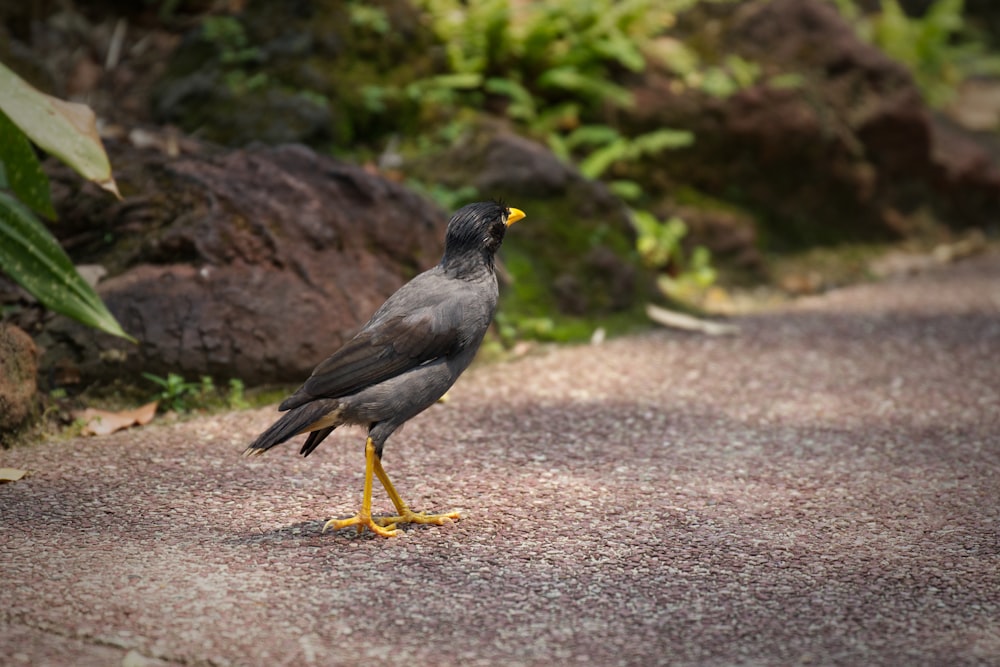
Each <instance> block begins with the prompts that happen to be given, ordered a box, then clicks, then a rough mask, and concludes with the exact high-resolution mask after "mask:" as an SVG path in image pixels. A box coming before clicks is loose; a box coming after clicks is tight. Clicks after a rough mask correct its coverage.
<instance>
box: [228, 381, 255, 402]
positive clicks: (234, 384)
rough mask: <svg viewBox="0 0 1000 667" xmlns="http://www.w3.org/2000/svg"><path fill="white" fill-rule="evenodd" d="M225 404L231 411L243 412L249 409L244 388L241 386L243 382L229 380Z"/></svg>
mask: <svg viewBox="0 0 1000 667" xmlns="http://www.w3.org/2000/svg"><path fill="white" fill-rule="evenodd" d="M226 404H227V405H228V406H229V407H230V408H232V409H233V410H245V409H246V408H249V407H250V402H249V401H248V400H247V399H246V386H245V385H244V384H243V380H240V379H237V378H232V379H230V380H229V393H228V394H227V395H226Z"/></svg>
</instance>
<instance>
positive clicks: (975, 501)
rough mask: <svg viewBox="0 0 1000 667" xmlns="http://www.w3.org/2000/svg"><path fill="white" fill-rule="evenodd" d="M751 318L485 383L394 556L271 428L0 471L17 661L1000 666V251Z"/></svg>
mask: <svg viewBox="0 0 1000 667" xmlns="http://www.w3.org/2000/svg"><path fill="white" fill-rule="evenodd" d="M737 322H738V324H739V325H740V327H741V333H740V334H739V335H737V336H730V337H705V336H699V335H695V334H687V333H681V332H676V331H668V330H658V331H651V332H649V333H646V334H642V335H638V336H631V337H626V338H621V339H615V340H612V341H609V342H606V343H604V344H602V345H599V346H590V345H583V346H575V347H573V346H571V347H558V348H545V349H540V350H538V351H536V352H534V353H531V354H528V355H527V356H525V357H523V358H520V359H518V360H516V361H512V362H505V363H497V364H489V365H479V366H476V367H474V368H473V369H472V370H470V371H469V372H468V373H467V374H466V375H465V376H464V377H463V378H462V379H461V380H459V383H458V384H457V385H456V387H455V388H454V389H453V391H452V393H451V400H450V401H449V402H448V403H446V404H443V405H437V406H434V407H433V408H431V409H430V410H428V411H427V412H426V413H424V414H423V415H421V416H420V417H418V418H417V419H415V420H413V421H412V422H411V423H410V424H408V425H407V426H406V428H404V429H403V430H402V431H401V432H399V433H397V434H396V435H395V436H394V437H393V438H392V439H391V440H390V441H389V444H388V445H387V448H386V455H385V459H384V461H385V465H386V469H387V471H388V472H389V474H390V475H391V476H392V477H393V480H394V481H395V482H396V485H397V487H398V488H399V489H400V491H401V493H402V494H403V496H404V498H406V499H407V500H408V501H410V503H411V504H412V505H413V506H415V507H416V508H419V509H430V510H450V509H460V510H461V511H462V513H463V515H464V518H463V519H462V520H461V521H458V522H456V523H453V524H449V525H446V526H442V527H425V526H419V527H412V528H409V529H407V530H406V532H405V534H404V535H403V536H402V537H399V538H395V539H390V540H386V539H381V538H374V537H373V536H371V535H369V534H363V535H357V534H355V533H353V532H347V531H342V532H339V533H331V532H328V533H325V534H323V533H321V527H322V525H323V523H324V522H325V521H326V520H327V519H328V518H330V517H332V516H336V517H344V516H348V515H350V514H353V513H354V511H355V510H356V509H357V506H358V503H359V501H360V493H361V473H362V470H363V460H362V450H363V444H364V437H363V433H362V432H360V431H358V430H347V431H344V432H337V433H335V434H334V435H333V436H332V437H331V438H330V439H329V440H328V441H327V442H325V443H324V444H323V445H322V446H321V447H320V448H319V450H317V452H316V453H314V454H313V455H312V456H310V457H309V458H308V459H302V458H300V457H298V456H297V455H296V451H295V449H294V448H293V447H291V446H284V447H281V448H278V449H276V450H272V451H271V452H269V453H268V455H267V456H265V457H263V458H261V459H256V460H247V459H243V458H241V457H240V456H239V453H240V451H241V450H242V448H243V447H244V446H245V445H246V443H247V442H248V441H249V440H251V439H252V437H253V436H254V435H256V433H257V432H258V431H259V430H260V429H262V428H263V427H265V426H266V425H267V424H268V423H270V420H271V419H272V417H273V416H274V410H273V408H267V409H260V410H253V411H247V412H238V413H231V414H225V415H220V416H212V417H204V418H198V419H193V420H189V421H185V422H180V423H173V424H166V425H159V426H158V425H156V424H153V425H151V426H149V427H146V428H143V429H141V430H131V431H125V432H120V433H117V434H114V435H111V436H106V437H99V438H87V439H74V440H70V441H53V442H49V443H43V444H40V445H38V446H35V447H32V448H19V449H14V450H9V451H4V452H0V465H2V466H7V467H22V468H28V469H30V470H31V471H32V472H33V475H32V476H31V477H30V478H27V479H25V480H22V481H20V482H16V483H11V484H5V485H2V486H0V568H2V579H0V581H2V585H3V586H4V591H3V604H2V605H0V647H2V648H0V651H2V657H0V662H3V663H4V664H10V665H20V664H31V665H71V664H72V665H118V664H123V665H128V666H130V667H136V666H140V665H172V664H183V665H314V664H315V665H360V664H366V665H368V664H382V665H417V666H421V665H427V666H431V665H463V666H465V665H526V666H533V665H546V666H549V665H563V664H566V665H570V664H572V665H577V664H583V665H586V664H591V665H713V666H714V665H719V666H722V665H744V664H749V665H790V664H800V663H801V664H810V665H862V664H864V665H944V664H948V665H988V664H993V665H1000V257H998V256H997V255H996V254H995V253H993V254H988V255H985V256H980V257H977V258H973V259H970V260H966V261H962V262H958V263H956V264H953V265H950V266H946V267H941V268H939V269H935V270H931V271H927V272H924V273H922V274H919V275H917V276H913V277H907V278H897V279H890V280H886V281H883V282H880V283H877V284H868V285H860V286H855V287H851V288H846V289H842V290H838V291H834V292H830V293H828V294H826V295H823V296H820V297H813V298H809V299H805V300H801V301H798V302H796V303H795V304H793V305H789V306H787V307H783V308H781V309H777V310H774V311H770V312H767V313H765V314H758V315H753V316H745V317H741V318H739V319H738V320H737ZM376 490H377V491H378V489H376ZM376 498H377V502H376V511H377V512H388V511H389V510H390V508H391V506H390V505H389V503H388V501H387V499H386V498H385V496H384V495H382V494H380V493H376Z"/></svg>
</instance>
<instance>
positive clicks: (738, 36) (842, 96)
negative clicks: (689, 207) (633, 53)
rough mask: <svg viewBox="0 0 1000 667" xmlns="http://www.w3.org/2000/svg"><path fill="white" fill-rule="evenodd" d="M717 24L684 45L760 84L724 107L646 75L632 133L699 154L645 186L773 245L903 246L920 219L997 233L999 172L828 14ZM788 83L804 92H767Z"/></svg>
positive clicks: (661, 166)
mask: <svg viewBox="0 0 1000 667" xmlns="http://www.w3.org/2000/svg"><path fill="white" fill-rule="evenodd" d="M704 11H708V10H704ZM711 11H713V12H717V13H718V14H720V15H717V16H710V17H701V18H700V20H696V18H697V17H695V18H691V17H689V18H688V22H689V27H688V29H689V30H690V31H691V32H692V33H694V32H697V31H699V30H700V31H702V32H703V33H704V34H701V35H700V36H699V37H697V38H696V37H695V36H694V35H689V37H690V38H691V39H692V40H694V41H695V42H697V43H701V44H705V43H708V44H712V43H714V44H715V45H716V46H717V47H718V48H719V49H722V45H725V52H733V53H737V54H739V55H740V56H742V57H743V58H745V59H747V60H749V61H752V62H755V63H757V64H759V65H760V67H761V76H760V77H759V79H758V81H757V82H756V83H755V84H753V85H751V86H748V87H746V88H744V89H742V90H740V91H738V92H736V93H735V94H733V95H731V96H729V97H726V98H717V97H711V96H709V95H707V94H706V93H703V92H700V91H699V90H697V89H691V88H688V87H680V86H677V85H676V82H675V81H674V77H673V76H672V75H670V74H669V73H667V72H664V71H662V70H656V69H655V68H654V69H651V70H650V71H649V72H648V73H647V74H645V75H643V77H642V78H641V79H640V81H639V82H638V83H637V85H636V87H635V91H634V92H635V95H636V104H635V107H634V109H633V110H632V111H630V112H628V114H627V115H626V117H625V118H624V121H623V122H624V123H626V124H627V125H629V126H630V127H631V130H632V132H634V133H640V132H647V131H650V130H653V129H657V128H660V127H675V128H683V129H688V130H691V131H693V132H694V134H695V136H696V141H695V144H694V145H693V146H692V147H690V148H687V149H683V150H680V151H671V152H669V153H664V154H663V155H661V156H659V157H658V158H656V159H655V160H649V161H648V162H647V164H645V165H643V167H642V170H641V171H640V172H639V173H638V174H636V175H635V177H636V178H637V179H639V180H643V182H646V183H653V184H656V185H657V186H659V187H667V188H668V189H669V187H670V184H671V183H674V184H677V183H683V184H689V185H692V186H694V187H695V188H697V189H698V190H700V191H702V192H704V193H707V194H709V195H711V196H713V197H718V198H721V199H725V200H727V201H730V202H734V203H736V204H739V205H741V206H744V207H746V208H747V209H749V210H751V211H753V212H754V213H755V214H756V215H757V217H758V219H759V220H761V221H762V222H763V223H764V224H765V225H767V226H769V227H771V228H772V229H773V230H775V231H776V232H777V234H774V235H770V236H771V238H790V239H792V240H793V242H798V243H806V244H809V243H815V242H826V241H838V240H845V239H876V238H891V237H895V236H899V235H901V234H905V233H906V232H907V231H909V228H908V224H909V223H908V222H907V220H908V218H909V217H910V216H913V215H915V214H917V213H918V212H919V211H920V209H921V208H927V209H930V210H933V211H934V212H936V213H937V214H939V215H940V217H941V218H942V219H944V220H945V221H947V222H949V223H951V224H956V225H978V224H984V223H986V222H987V221H989V220H992V217H993V216H994V212H995V211H996V210H997V207H998V206H1000V169H998V168H997V165H996V162H995V161H994V160H993V159H992V158H991V156H990V155H989V153H988V152H987V151H986V150H984V149H983V148H982V147H980V146H977V145H976V142H975V141H973V140H971V139H969V135H962V134H961V133H960V132H959V131H958V130H954V131H943V130H942V127H941V125H940V123H939V122H937V121H936V120H935V118H934V116H933V114H932V113H931V112H930V111H929V110H928V108H927V107H926V105H925V104H924V102H923V101H922V99H921V96H920V93H919V91H918V89H917V88H916V86H915V84H914V83H913V81H912V79H911V77H910V76H909V74H908V72H907V71H906V70H905V68H903V67H902V66H901V65H899V64H898V63H896V62H894V61H892V60H891V59H889V58H888V57H887V56H885V55H884V54H883V53H882V52H881V51H879V50H878V49H876V48H875V47H873V46H871V45H869V44H866V43H864V42H862V41H861V40H860V39H859V38H858V37H857V36H856V35H855V33H854V31H853V29H852V28H851V27H850V26H849V25H848V24H847V23H846V22H845V21H844V20H843V19H842V18H841V17H840V15H839V14H838V13H837V11H836V10H835V9H834V7H833V6H832V5H831V4H830V3H827V2H823V1H822V0H774V1H773V2H750V3H740V4H737V5H725V6H722V7H714V8H712V9H711ZM706 40H707V42H706ZM712 40H715V41H714V42H713V41H712ZM711 48H712V47H711V46H709V47H708V49H709V50H711ZM784 74H795V75H798V76H799V77H800V79H799V82H798V84H797V85H795V86H792V87H785V86H777V85H771V81H772V80H773V78H774V77H776V76H778V75H784Z"/></svg>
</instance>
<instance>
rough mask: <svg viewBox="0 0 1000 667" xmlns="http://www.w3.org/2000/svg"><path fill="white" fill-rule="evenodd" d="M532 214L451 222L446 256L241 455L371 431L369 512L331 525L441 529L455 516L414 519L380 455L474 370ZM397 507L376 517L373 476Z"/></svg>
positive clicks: (500, 212) (471, 209)
mask: <svg viewBox="0 0 1000 667" xmlns="http://www.w3.org/2000/svg"><path fill="white" fill-rule="evenodd" d="M523 217H524V213H523V212H522V211H520V210H518V209H516V208H508V207H506V206H504V205H503V204H502V203H499V202H479V203H477V204H469V205H468V206H465V207H464V208H462V209H460V210H459V211H458V212H456V213H455V215H454V216H453V217H452V219H451V221H450V222H449V223H448V230H447V233H446V236H445V249H444V257H442V258H441V262H440V263H439V264H438V265H437V266H435V267H434V268H432V269H430V270H428V271H425V272H424V273H421V274H420V275H418V276H417V277H415V278H414V279H413V280H411V281H410V282H408V283H406V284H405V285H403V286H402V287H401V288H399V290H398V291H397V292H396V293H395V294H393V295H392V296H390V297H389V299H388V300H387V301H386V302H385V303H384V304H382V307H381V308H379V309H378V310H377V311H376V312H375V314H374V315H372V318H371V320H369V321H368V324H366V325H365V326H364V328H363V329H361V331H360V332H358V334H357V335H356V336H355V337H354V338H352V339H351V340H349V341H348V342H347V343H346V344H345V345H344V346H343V347H342V348H340V349H339V350H337V351H336V352H335V353H334V354H333V356H331V357H329V358H328V359H327V360H326V361H324V362H323V363H321V364H320V365H319V366H317V367H316V370H314V371H313V373H312V375H311V376H309V379H308V380H306V382H305V384H303V385H302V386H301V387H299V389H298V390H297V391H296V392H295V393H294V394H292V395H291V396H289V397H288V398H287V399H285V401H284V402H283V403H282V404H281V405H280V406H279V408H278V409H279V410H282V411H285V414H284V415H282V417H281V418H280V419H279V420H278V421H277V422H275V423H274V424H273V425H272V426H271V427H270V428H268V429H267V430H266V431H264V432H263V433H261V434H260V436H259V437H258V438H257V439H256V440H255V441H254V442H253V444H251V445H250V446H249V447H247V448H246V450H245V451H244V452H243V453H244V454H245V455H247V456H251V455H259V454H263V453H264V452H265V451H267V450H268V449H270V448H271V447H274V446H275V445H280V444H281V443H283V442H285V441H286V440H288V439H289V438H291V437H293V436H295V435H298V434H299V433H309V437H308V438H307V439H306V441H305V443H304V444H303V445H302V449H300V450H299V453H301V454H302V455H303V456H308V455H309V453H310V452H311V451H313V450H314V449H316V447H317V446H318V445H319V443H321V442H322V441H323V439H324V438H326V437H327V436H328V435H330V433H331V432H333V429H335V428H337V427H338V426H342V425H345V424H358V425H361V426H365V427H367V428H368V440H367V441H366V443H365V486H364V496H363V499H362V501H361V511H360V512H358V513H357V514H356V515H355V516H354V517H352V518H350V519H342V520H336V519H330V520H329V521H327V522H326V525H325V526H324V527H323V530H324V531H325V530H326V529H327V528H331V527H332V528H334V529H340V528H346V527H348V526H357V528H358V531H359V532H360V531H361V530H362V529H364V528H365V527H367V528H369V529H371V530H372V531H373V532H375V533H378V534H379V535H382V536H385V537H391V536H393V535H395V534H396V533H397V530H396V525H397V524H400V523H434V524H439V525H440V524H441V523H443V522H444V520H445V519H457V518H459V515H458V513H457V512H450V513H447V514H424V513H423V512H413V511H412V510H410V508H409V507H408V506H407V505H406V503H405V502H403V499H402V498H401V497H400V496H399V493H397V492H396V489H395V488H394V487H393V485H392V482H390V481H389V477H388V476H387V475H386V474H385V470H384V469H383V468H382V448H383V447H384V446H385V441H386V440H387V439H388V438H389V436H390V435H392V433H393V431H395V430H396V429H397V428H399V427H400V426H402V425H403V423H404V422H406V421H407V420H409V419H411V418H412V417H414V416H416V415H417V414H419V413H420V412H423V411H424V410H426V409H427V408H428V407H430V406H431V405H433V404H434V402H435V401H437V400H438V399H439V398H441V396H443V395H444V393H445V392H446V391H447V390H448V388H449V387H451V385H452V384H453V383H454V382H455V380H457V379H458V376H459V375H461V374H462V371H464V370H465V369H466V367H467V366H468V365H469V363H471V362H472V358H473V357H474V356H475V355H476V351H477V350H478V349H479V344H480V343H482V341H483V336H485V335H486V330H487V328H489V325H490V322H491V321H492V320H493V313H494V311H496V307H497V297H498V291H497V276H496V269H495V266H494V255H495V254H496V252H497V250H498V249H499V248H500V244H501V243H502V242H503V237H504V234H505V233H506V232H507V227H509V226H510V225H512V224H514V223H515V222H517V221H518V220H520V219H521V218H523ZM373 474H374V475H375V476H376V477H378V479H379V481H380V482H381V483H382V486H383V487H385V490H386V493H388V494H389V498H390V499H391V500H392V503H393V505H395V506H396V512H397V513H398V515H397V516H391V517H382V518H377V519H373V518H372V515H371V509H372V475H373Z"/></svg>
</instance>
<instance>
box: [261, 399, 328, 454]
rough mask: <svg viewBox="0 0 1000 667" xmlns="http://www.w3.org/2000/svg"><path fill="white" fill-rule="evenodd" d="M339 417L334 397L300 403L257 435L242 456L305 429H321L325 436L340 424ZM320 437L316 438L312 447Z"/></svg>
mask: <svg viewBox="0 0 1000 667" xmlns="http://www.w3.org/2000/svg"><path fill="white" fill-rule="evenodd" d="M339 417H340V405H339V404H338V401H337V400H336V399H325V400H319V401H311V402H309V403H306V404H304V405H300V406H299V407H297V408H293V409H291V410H289V411H288V412H286V413H285V414H283V415H281V418H280V419H278V421H276V422H274V423H273V424H271V426H270V427H269V428H268V429H267V430H266V431H264V432H263V433H261V434H260V435H259V436H257V439H256V440H254V441H253V443H251V444H250V446H249V447H247V448H246V449H244V450H243V456H260V455H261V454H263V453H264V452H266V451H267V450H269V449H271V447H274V446H275V445H280V444H281V443H283V442H285V441H286V440H288V439H289V438H292V437H293V436H296V435H298V434H299V433H305V432H306V431H321V432H323V437H324V438H325V437H326V436H327V435H329V434H330V432H331V431H333V429H334V428H336V427H337V426H338V425H339V424H340V421H339ZM322 439H323V438H318V439H316V440H317V441H316V442H315V443H314V444H313V448H315V446H316V445H318V444H319V440H322ZM310 440H313V438H310ZM310 451H311V450H310ZM304 453H308V452H304Z"/></svg>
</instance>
